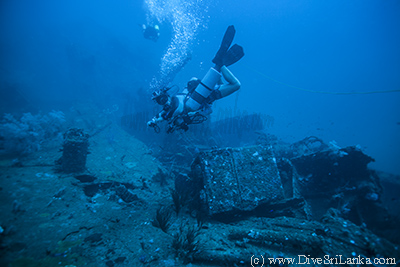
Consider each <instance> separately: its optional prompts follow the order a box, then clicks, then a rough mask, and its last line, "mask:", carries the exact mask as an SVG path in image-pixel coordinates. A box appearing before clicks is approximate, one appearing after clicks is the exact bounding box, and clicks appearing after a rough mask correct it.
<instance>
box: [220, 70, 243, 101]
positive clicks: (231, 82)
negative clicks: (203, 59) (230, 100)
mask: <svg viewBox="0 0 400 267" xmlns="http://www.w3.org/2000/svg"><path fill="white" fill-rule="evenodd" d="M221 74H222V77H224V79H225V80H226V81H227V82H228V84H223V85H221V87H220V88H219V91H220V92H221V97H226V96H228V95H230V94H232V93H234V92H236V91H237V90H239V88H240V81H239V80H238V79H237V78H236V77H235V75H233V73H232V72H231V71H230V70H229V69H228V68H227V67H226V66H222V68H221Z"/></svg>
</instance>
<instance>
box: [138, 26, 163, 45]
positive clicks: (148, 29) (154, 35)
mask: <svg viewBox="0 0 400 267" xmlns="http://www.w3.org/2000/svg"><path fill="white" fill-rule="evenodd" d="M139 26H141V27H142V29H143V37H144V38H146V39H149V40H152V41H154V42H157V40H158V38H159V37H160V27H158V25H154V26H149V25H147V26H146V25H145V24H142V25H140V24H139Z"/></svg>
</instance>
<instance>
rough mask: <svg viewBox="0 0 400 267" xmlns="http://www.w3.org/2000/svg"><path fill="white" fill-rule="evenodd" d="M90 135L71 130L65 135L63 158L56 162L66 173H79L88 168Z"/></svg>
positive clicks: (79, 130) (80, 130)
mask: <svg viewBox="0 0 400 267" xmlns="http://www.w3.org/2000/svg"><path fill="white" fill-rule="evenodd" d="M88 149H89V135H88V134H86V133H85V132H84V131H83V129H78V128H71V129H69V130H68V131H67V132H65V133H64V143H63V148H62V149H61V151H62V152H63V154H62V156H61V158H60V159H59V160H58V161H57V162H56V163H57V164H58V165H60V168H59V170H60V171H61V172H64V173H79V172H83V171H84V170H85V168H86V157H87V155H88V154H89V150H88Z"/></svg>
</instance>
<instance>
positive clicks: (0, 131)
mask: <svg viewBox="0 0 400 267" xmlns="http://www.w3.org/2000/svg"><path fill="white" fill-rule="evenodd" d="M64 122H65V117H64V113H63V112H61V111H54V110H53V111H51V112H49V113H48V114H37V115H32V114H31V113H24V114H23V115H22V117H21V118H19V119H17V118H15V117H14V115H12V114H9V113H7V114H4V116H3V118H2V120H1V121H0V152H2V153H5V154H13V153H16V154H24V155H26V154H29V153H32V152H35V151H38V150H40V148H41V144H42V143H43V141H45V140H49V139H51V138H54V137H56V136H58V135H61V131H62V126H63V124H64Z"/></svg>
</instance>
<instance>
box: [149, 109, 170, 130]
mask: <svg viewBox="0 0 400 267" xmlns="http://www.w3.org/2000/svg"><path fill="white" fill-rule="evenodd" d="M165 113H166V112H165V110H163V111H161V112H160V113H159V114H157V115H156V116H154V118H152V119H151V120H150V121H148V122H147V126H150V127H153V126H155V125H156V124H157V123H158V122H161V121H163V120H164V114H165Z"/></svg>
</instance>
